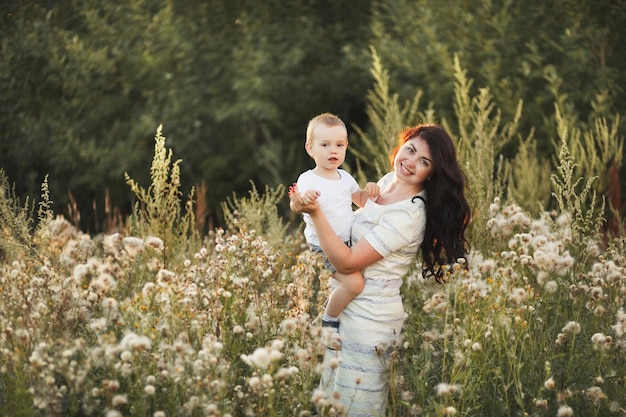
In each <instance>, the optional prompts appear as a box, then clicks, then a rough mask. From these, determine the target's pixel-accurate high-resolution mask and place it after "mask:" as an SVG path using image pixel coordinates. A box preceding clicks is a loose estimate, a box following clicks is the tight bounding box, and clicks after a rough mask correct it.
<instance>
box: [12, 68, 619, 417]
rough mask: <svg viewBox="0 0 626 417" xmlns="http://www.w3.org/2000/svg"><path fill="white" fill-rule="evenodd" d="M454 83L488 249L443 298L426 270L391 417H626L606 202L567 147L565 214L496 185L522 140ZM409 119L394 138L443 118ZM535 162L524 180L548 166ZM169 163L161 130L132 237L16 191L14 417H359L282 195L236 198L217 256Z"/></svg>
mask: <svg viewBox="0 0 626 417" xmlns="http://www.w3.org/2000/svg"><path fill="white" fill-rule="evenodd" d="M377 74H379V75H383V74H385V72H384V71H383V70H382V67H379V68H378V72H377ZM457 80H458V89H459V91H458V95H457V99H458V100H459V112H460V113H459V114H466V113H468V112H469V113H470V114H469V115H468V117H465V116H464V118H463V119H462V120H459V121H458V124H454V125H455V126H460V128H461V129H462V131H463V132H465V133H460V134H457V135H456V136H457V137H459V139H460V140H461V141H462V142H461V144H460V146H461V151H460V153H459V157H460V158H461V159H462V160H466V159H468V158H471V159H470V160H468V161H466V164H465V166H467V167H468V170H470V171H471V172H469V173H468V178H470V180H471V181H473V182H474V183H473V184H471V185H472V190H473V191H472V192H473V193H474V199H473V202H474V204H475V206H474V210H475V211H476V213H478V214H477V215H476V216H475V219H474V222H473V223H472V226H471V227H473V228H474V230H473V231H472V236H476V237H479V238H477V239H475V240H474V241H473V242H472V252H471V254H470V256H469V258H468V260H467V263H462V264H454V265H452V266H450V267H448V268H447V283H446V284H437V283H435V282H433V281H432V280H423V279H422V278H421V277H420V276H419V274H418V271H420V270H421V269H420V268H419V265H416V268H415V269H414V271H415V273H411V274H409V275H408V276H407V277H406V281H405V285H404V286H403V288H402V295H403V299H404V302H405V309H406V312H407V320H406V324H405V329H404V333H403V340H402V342H401V343H400V344H399V345H397V346H396V347H395V350H394V353H393V355H392V356H391V360H390V362H389V363H388V370H389V380H390V387H391V390H390V395H389V407H388V412H387V415H388V416H429V417H431V416H432V417H434V416H437V417H440V416H453V415H457V416H490V417H492V416H507V417H508V416H533V417H534V416H536V417H539V416H559V417H566V416H598V417H600V416H625V415H626V390H625V389H624V387H625V385H626V360H625V358H626V327H625V326H626V312H625V311H624V297H625V294H626V276H625V268H626V239H624V238H623V237H616V238H612V239H609V238H607V237H606V236H604V235H603V234H602V232H603V229H602V227H603V218H604V205H603V203H602V201H603V200H602V198H601V197H602V195H599V196H598V197H597V198H594V197H593V196H594V193H596V190H595V189H593V184H594V182H593V180H591V179H589V178H585V177H582V176H581V174H580V173H579V172H578V171H577V170H576V166H577V160H576V158H575V157H574V156H573V154H572V153H571V151H570V150H569V146H568V145H567V143H568V141H567V140H563V141H562V142H561V143H562V146H561V152H560V154H559V156H558V157H555V167H554V169H553V171H552V172H553V173H552V174H551V177H550V178H551V183H550V185H551V188H550V189H551V193H552V195H551V196H548V199H547V200H541V201H542V204H545V202H546V201H548V200H549V199H550V197H552V200H553V201H554V202H556V204H554V208H552V209H549V210H546V209H544V210H537V211H535V212H532V213H531V212H530V211H529V210H527V209H525V208H524V207H522V206H521V205H519V204H517V203H516V202H515V201H514V200H512V199H511V198H510V195H509V196H508V197H507V198H506V199H505V196H504V195H502V190H504V189H505V188H506V186H507V184H503V181H504V182H506V181H507V180H509V179H510V178H513V176H510V177H509V176H505V178H494V177H495V176H496V175H497V173H498V172H499V170H498V169H496V166H495V165H494V164H495V162H494V161H495V159H497V157H499V153H498V150H499V149H501V147H502V142H494V141H495V140H496V139H497V140H498V141H501V140H504V139H506V140H507V141H508V140H514V138H516V137H517V136H518V135H516V133H515V127H514V126H515V121H513V122H509V123H506V124H505V126H504V127H500V125H501V122H500V120H499V119H497V118H495V119H494V117H496V115H497V114H498V113H497V111H495V108H494V107H492V104H490V103H491V99H490V96H489V94H488V91H484V92H481V93H480V94H479V96H477V97H476V98H474V99H472V98H471V97H470V95H469V88H468V84H467V80H466V81H463V72H462V71H460V70H459V72H458V74H457ZM378 81H379V83H380V82H382V83H384V82H385V80H378ZM379 87H380V86H379ZM377 91H378V93H376V94H377V97H378V98H379V99H380V100H382V101H381V103H384V102H393V100H395V99H394V98H393V97H392V98H389V97H386V98H385V97H382V96H383V95H385V94H387V93H385V91H387V92H388V90H385V89H384V88H382V87H381V88H380V89H379V90H377ZM463 103H465V104H464V105H463V106H461V104H463ZM472 103H473V104H472ZM376 108H378V110H376ZM395 108H396V109H399V108H400V107H399V106H398V107H395ZM406 109H408V110H406V112H404V113H403V115H404V116H398V115H396V116H392V115H387V116H384V115H379V116H380V117H378V118H377V119H376V120H378V127H379V128H381V129H383V125H384V124H385V123H386V122H385V120H387V121H395V122H394V125H393V126H391V127H389V126H388V127H387V128H385V129H387V131H388V132H391V131H393V130H395V129H396V127H397V125H399V124H400V123H399V122H398V121H399V120H403V117H405V116H408V115H410V114H413V115H417V114H421V115H422V116H423V117H431V116H432V117H434V113H433V112H430V111H426V112H419V111H418V110H417V107H415V106H409V107H406ZM371 111H373V112H380V111H386V110H385V109H384V106H382V105H381V106H379V107H372V108H371ZM396 111H399V110H396ZM452 125H453V124H452V123H450V124H448V126H452ZM451 129H452V128H451ZM598 134H602V133H601V132H600V133H598ZM604 134H609V132H605V133H604ZM368 140H371V138H370V139H368ZM387 146H388V144H382V145H380V147H373V148H371V150H372V151H375V152H379V151H380V149H384V148H386V147H387ZM525 150H526V151H527V152H530V155H526V156H524V158H521V159H519V160H518V163H517V165H515V164H514V165H511V166H515V167H516V169H524V167H523V166H520V165H523V161H531V160H533V155H532V152H533V147H532V146H528V147H526V148H525ZM365 152H367V150H366V151H365ZM364 155H366V154H364ZM171 156H172V155H171V152H170V151H168V150H167V148H166V146H165V138H164V137H163V136H162V135H161V131H160V130H158V131H157V137H156V145H155V158H154V160H153V161H152V167H151V173H152V184H150V186H149V187H148V188H145V189H144V188H142V187H141V186H139V185H138V184H136V183H134V182H133V181H132V180H131V179H130V178H127V180H128V183H129V185H130V186H131V189H132V190H133V191H134V192H135V194H136V195H137V199H138V204H137V206H136V210H135V212H134V213H133V217H132V219H131V221H130V227H129V228H128V230H124V231H122V232H120V233H112V234H107V235H104V236H101V237H93V236H89V235H87V234H85V233H82V232H81V231H79V230H76V229H75V228H74V227H73V226H72V225H71V224H70V223H69V222H68V221H67V220H65V219H64V218H63V217H59V216H54V215H53V213H52V211H51V203H50V201H49V198H48V196H47V192H46V191H47V188H46V187H45V186H44V187H42V193H43V194H44V195H43V197H44V198H43V201H44V203H43V205H41V206H40V210H39V219H38V224H37V227H34V228H33V227H32V223H33V222H32V220H31V218H30V217H29V215H28V214H27V213H28V212H29V211H28V207H27V206H26V207H23V206H21V205H19V203H18V202H16V201H15V199H13V198H11V192H10V188H9V187H8V186H7V183H8V181H7V180H6V178H4V177H3V176H2V178H1V181H0V185H2V188H1V189H0V192H1V195H0V213H1V214H2V217H0V232H1V236H2V245H1V246H0V247H1V248H2V251H3V252H2V257H3V258H2V259H1V260H0V415H6V416H76V417H78V416H106V417H118V416H131V415H133V416H134V415H136V416H151V417H165V416H223V417H226V416H231V417H234V416H270V417H271V416H294V417H295V416H297V417H307V416H312V415H319V416H341V415H345V407H342V406H341V405H340V404H339V403H338V401H337V398H335V397H332V396H331V397H326V396H325V395H324V394H322V392H321V390H318V389H317V388H318V383H319V382H318V381H319V374H320V371H321V370H322V363H321V358H322V354H323V352H324V344H323V342H324V338H325V335H324V334H323V333H322V331H321V328H320V327H318V326H317V325H316V324H314V323H315V321H314V319H315V317H316V315H317V313H318V311H319V308H320V305H321V303H322V302H323V300H324V299H325V298H326V296H327V281H328V278H329V277H328V272H327V271H325V270H324V269H323V268H322V264H321V260H320V259H319V257H317V256H315V255H313V254H312V253H311V252H310V251H308V250H306V247H305V246H304V245H303V238H302V233H301V230H300V229H299V228H298V227H292V228H289V227H288V225H286V224H284V223H283V221H282V219H281V217H280V216H279V215H278V212H277V211H276V207H277V205H278V204H279V202H281V201H282V199H284V198H286V196H285V195H284V194H285V193H284V189H283V188H282V187H279V188H277V189H269V188H266V189H265V191H264V193H259V192H258V191H257V189H256V188H254V187H253V189H252V191H251V192H250V195H249V196H248V197H245V198H237V197H236V196H233V199H232V200H230V201H228V202H227V203H225V205H224V206H223V208H224V212H225V214H226V219H227V221H228V227H227V228H226V229H221V228H217V229H215V230H211V231H210V233H209V234H208V236H206V237H200V236H198V235H197V232H195V231H194V230H193V224H194V219H193V213H194V211H193V199H192V198H191V196H190V198H189V199H188V201H187V202H186V203H184V204H183V203H182V201H181V195H182V193H181V192H180V181H179V177H178V171H177V162H174V163H172V160H171ZM372 160H374V159H372ZM382 163H383V162H382V160H380V164H382ZM474 163H475V164H484V165H482V166H480V167H477V166H474V165H473V164H474ZM381 166H382V165H380V166H378V165H377V166H376V167H377V168H380V167H381ZM585 169H586V168H585ZM597 175H602V173H597ZM508 186H509V187H510V186H511V184H508ZM513 186H514V185H513ZM481 187H482V188H481ZM524 189H527V188H524V187H520V188H518V189H517V191H519V192H523V190H524ZM479 190H487V191H486V192H485V195H483V196H479V195H478V194H477V193H478V192H479ZM598 191H599V190H598ZM518 195H524V194H518ZM533 196H534V195H533ZM487 197H488V199H487ZM527 197H528V198H532V197H531V196H528V195H527ZM542 198H545V197H544V196H542ZM542 204H539V203H538V204H537V206H541V205H542ZM355 383H357V381H355Z"/></svg>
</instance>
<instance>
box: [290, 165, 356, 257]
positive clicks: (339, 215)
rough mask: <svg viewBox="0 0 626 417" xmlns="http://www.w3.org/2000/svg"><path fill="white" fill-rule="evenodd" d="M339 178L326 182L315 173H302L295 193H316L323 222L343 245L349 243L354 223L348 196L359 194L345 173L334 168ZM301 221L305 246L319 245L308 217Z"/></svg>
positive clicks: (351, 179)
mask: <svg viewBox="0 0 626 417" xmlns="http://www.w3.org/2000/svg"><path fill="white" fill-rule="evenodd" d="M337 172H339V175H340V176H341V178H339V179H336V180H329V179H326V178H322V177H320V176H319V175H317V174H315V173H314V172H313V171H312V170H308V171H306V172H303V173H302V174H301V175H300V177H298V181H297V184H298V191H299V192H300V193H304V192H305V191H307V190H317V191H319V192H320V196H319V197H318V201H319V203H320V207H321V209H322V211H323V212H324V214H325V215H326V219H328V222H329V223H330V225H331V227H332V228H333V230H334V231H335V233H337V236H339V238H340V239H341V240H342V241H344V242H347V241H348V240H350V230H351V229H352V221H353V220H354V212H353V211H352V194H354V193H355V192H357V191H359V190H360V188H359V184H357V182H356V180H355V179H354V178H353V177H352V175H350V174H349V173H348V172H347V171H345V170H343V169H338V170H337ZM302 217H303V218H304V223H305V227H304V238H305V239H306V241H307V243H308V244H309V245H316V246H319V244H320V242H319V239H318V238H317V233H316V232H315V227H314V226H313V222H312V221H311V216H310V215H309V214H307V213H304V214H303V215H302Z"/></svg>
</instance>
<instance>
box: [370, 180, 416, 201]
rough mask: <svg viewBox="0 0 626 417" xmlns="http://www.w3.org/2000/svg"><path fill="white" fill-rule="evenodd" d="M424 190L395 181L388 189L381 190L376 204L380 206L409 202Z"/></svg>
mask: <svg viewBox="0 0 626 417" xmlns="http://www.w3.org/2000/svg"><path fill="white" fill-rule="evenodd" d="M422 190H423V187H417V186H414V185H411V184H407V183H403V182H400V181H397V180H395V179H394V180H393V181H391V183H390V184H389V185H388V186H387V187H385V188H384V189H383V190H381V192H380V195H379V196H378V199H377V200H376V202H377V203H378V204H393V203H397V202H398V201H403V200H409V199H411V198H413V197H415V196H416V195H418V194H419V193H420V192H422Z"/></svg>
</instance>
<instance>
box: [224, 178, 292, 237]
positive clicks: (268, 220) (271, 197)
mask: <svg viewBox="0 0 626 417" xmlns="http://www.w3.org/2000/svg"><path fill="white" fill-rule="evenodd" d="M250 184H251V186H252V188H251V190H250V191H249V195H250V196H249V197H242V198H237V196H236V195H235V194H233V196H232V198H231V199H228V200H227V201H226V202H224V203H222V210H223V212H224V219H225V220H226V224H227V226H228V230H229V231H230V232H232V233H238V232H239V231H246V232H254V233H256V234H257V235H258V236H263V238H264V239H266V240H267V241H268V242H269V243H270V244H271V245H272V247H274V248H279V247H283V246H285V244H288V243H289V242H288V240H286V239H287V238H288V235H287V228H288V226H289V225H288V224H283V221H282V218H281V217H280V215H279V214H278V204H279V203H280V202H281V201H283V200H284V199H285V187H284V186H283V185H279V186H278V187H277V188H276V189H271V188H270V187H269V186H267V185H266V186H265V192H264V193H263V194H259V192H258V190H257V188H256V186H255V185H254V183H253V182H250ZM292 243H293V242H292Z"/></svg>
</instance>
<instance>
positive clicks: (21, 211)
mask: <svg viewBox="0 0 626 417" xmlns="http://www.w3.org/2000/svg"><path fill="white" fill-rule="evenodd" d="M31 227H32V217H31V209H30V207H29V203H28V201H26V203H25V204H24V205H23V206H20V203H19V199H18V198H17V197H16V196H15V191H14V187H12V186H11V185H10V184H9V180H8V178H7V177H6V175H5V173H4V171H3V170H2V169H0V236H1V238H0V261H6V260H13V259H19V258H20V257H22V256H23V255H25V254H26V253H29V252H31V251H32V248H33V246H32V240H31Z"/></svg>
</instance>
